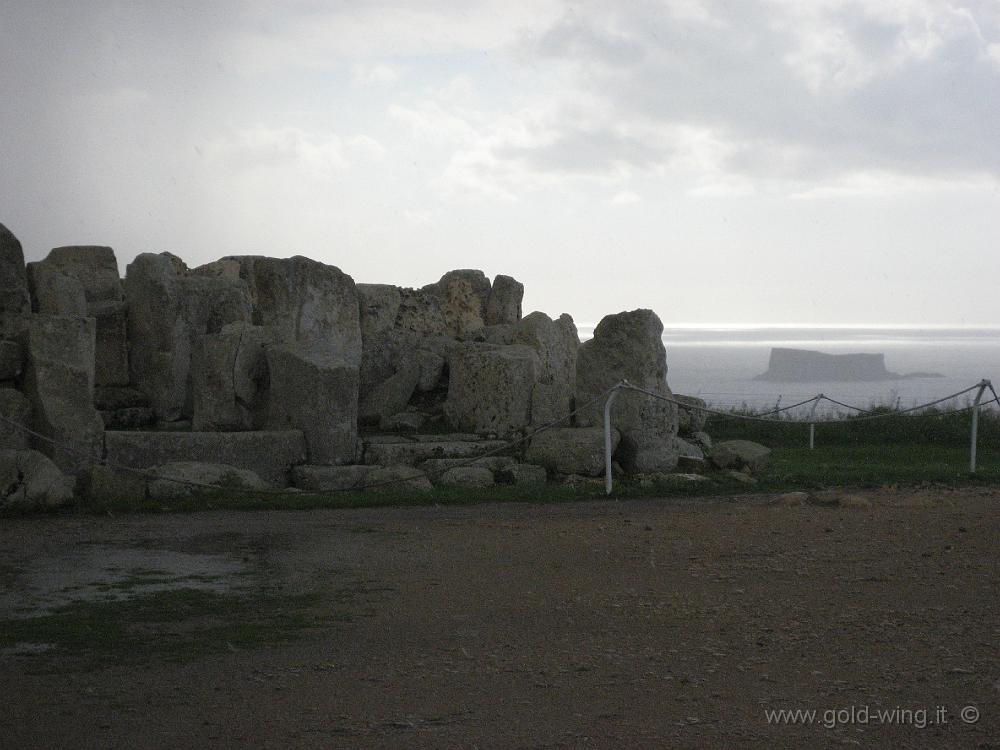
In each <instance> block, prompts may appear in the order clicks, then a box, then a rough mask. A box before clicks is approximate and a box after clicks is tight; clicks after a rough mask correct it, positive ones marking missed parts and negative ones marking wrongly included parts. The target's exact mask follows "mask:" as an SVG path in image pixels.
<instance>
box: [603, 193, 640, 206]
mask: <svg viewBox="0 0 1000 750" xmlns="http://www.w3.org/2000/svg"><path fill="white" fill-rule="evenodd" d="M641 200H642V197H641V196H640V195H639V194H638V193H634V192H632V191H631V190H623V191H621V192H620V193H616V194H615V196H614V197H613V198H612V199H611V201H610V203H611V205H613V206H627V205H629V204H630V203H639V202H640V201H641Z"/></svg>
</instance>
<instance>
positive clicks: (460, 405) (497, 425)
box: [444, 343, 540, 436]
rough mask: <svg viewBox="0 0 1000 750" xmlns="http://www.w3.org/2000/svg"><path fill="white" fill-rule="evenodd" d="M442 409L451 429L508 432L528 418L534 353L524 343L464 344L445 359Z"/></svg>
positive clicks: (535, 364) (535, 360) (535, 373)
mask: <svg viewBox="0 0 1000 750" xmlns="http://www.w3.org/2000/svg"><path fill="white" fill-rule="evenodd" d="M448 370H449V380H448V399H447V401H445V405H444V410H445V415H446V417H447V419H448V422H449V424H451V425H452V427H454V428H455V429H459V430H471V431H473V432H477V433H481V434H482V433H495V434H497V435H501V436H506V435H510V434H511V433H512V432H515V431H517V430H521V429H523V428H524V427H526V426H528V424H530V421H531V393H532V390H533V389H534V387H535V384H536V383H537V382H538V377H539V372H540V363H539V359H538V354H537V353H536V352H535V350H534V349H532V348H530V347H527V346H494V345H492V344H478V343H468V344H464V345H463V346H462V347H461V348H460V349H458V350H456V352H455V353H454V354H453V355H452V356H451V358H450V359H449V360H448Z"/></svg>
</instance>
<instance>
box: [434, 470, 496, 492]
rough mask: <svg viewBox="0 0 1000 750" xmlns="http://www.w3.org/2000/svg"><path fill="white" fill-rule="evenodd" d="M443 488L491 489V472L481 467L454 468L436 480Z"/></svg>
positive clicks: (492, 481)
mask: <svg viewBox="0 0 1000 750" xmlns="http://www.w3.org/2000/svg"><path fill="white" fill-rule="evenodd" d="M437 483H438V484H440V485H441V486H443V487H492V486H493V484H494V480H493V472H492V471H490V470H489V469H487V468H485V467H483V466H456V467H455V468H453V469H448V470H447V471H445V472H444V473H442V474H441V476H439V477H438V478H437Z"/></svg>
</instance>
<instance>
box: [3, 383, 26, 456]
mask: <svg viewBox="0 0 1000 750" xmlns="http://www.w3.org/2000/svg"><path fill="white" fill-rule="evenodd" d="M0 416H2V417H3V418H4V419H9V420H11V421H12V422H14V424H13V425H12V424H7V423H2V422H0V450H15V451H25V450H28V449H29V448H30V447H31V439H30V437H29V435H28V433H27V432H25V431H24V430H22V429H18V428H17V427H16V426H15V425H20V426H21V427H25V428H28V429H30V428H31V402H30V401H28V398H27V397H26V396H25V395H24V394H23V393H21V392H20V391H15V390H14V389H13V388H0Z"/></svg>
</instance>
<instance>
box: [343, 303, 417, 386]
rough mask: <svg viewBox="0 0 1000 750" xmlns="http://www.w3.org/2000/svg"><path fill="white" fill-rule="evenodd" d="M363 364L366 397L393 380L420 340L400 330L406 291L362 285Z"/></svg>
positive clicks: (360, 317)
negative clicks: (410, 351) (400, 364)
mask: <svg viewBox="0 0 1000 750" xmlns="http://www.w3.org/2000/svg"><path fill="white" fill-rule="evenodd" d="M356 289H357V296H358V306H359V322H360V327H361V361H360V365H359V366H360V373H359V376H358V377H359V381H358V384H359V389H360V393H361V395H362V397H364V396H366V395H368V393H369V391H371V390H372V389H373V388H374V387H375V386H376V385H378V384H379V383H381V382H383V381H384V380H385V379H386V378H388V377H390V376H391V375H392V374H393V373H394V372H395V371H396V369H397V366H398V364H399V361H400V359H401V357H402V355H403V353H404V352H405V351H406V350H407V349H408V348H409V347H410V346H411V345H412V343H413V341H414V340H415V339H416V338H417V336H416V334H406V333H403V332H400V331H398V330H397V329H396V327H395V326H396V317H397V315H398V313H399V306H400V303H401V301H402V297H403V295H402V291H401V290H400V288H399V287H396V286H392V285H390V284H358V285H357V287H356Z"/></svg>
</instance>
